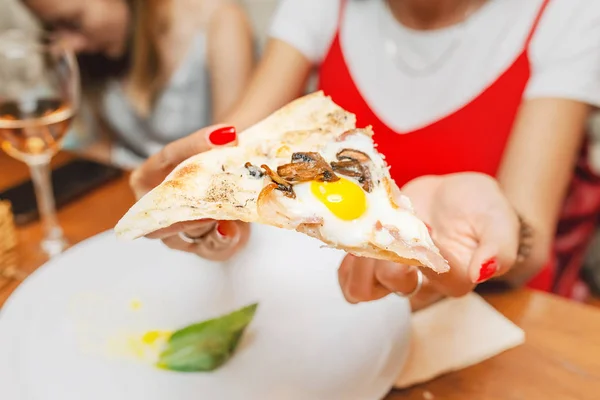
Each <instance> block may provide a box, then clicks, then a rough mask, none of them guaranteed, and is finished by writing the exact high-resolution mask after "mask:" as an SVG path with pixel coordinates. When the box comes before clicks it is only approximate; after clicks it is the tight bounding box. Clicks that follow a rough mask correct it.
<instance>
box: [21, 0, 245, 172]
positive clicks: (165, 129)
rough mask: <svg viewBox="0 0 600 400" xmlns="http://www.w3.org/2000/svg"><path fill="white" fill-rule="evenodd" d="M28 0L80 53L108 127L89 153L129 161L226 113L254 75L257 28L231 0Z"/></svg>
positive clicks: (93, 100)
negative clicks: (252, 29)
mask: <svg viewBox="0 0 600 400" xmlns="http://www.w3.org/2000/svg"><path fill="white" fill-rule="evenodd" d="M24 2H25V4H26V5H27V6H28V7H29V9H30V10H31V11H32V12H33V13H34V14H35V15H36V16H37V17H38V18H39V19H40V20H41V22H42V24H43V26H44V27H45V28H46V29H48V30H49V31H51V32H54V33H55V34H56V35H57V36H58V37H59V38H60V39H61V40H63V41H64V42H65V43H66V44H67V45H68V46H70V47H71V48H72V49H73V50H74V51H75V52H76V53H77V54H78V59H79V62H80V67H81V71H82V78H83V85H84V92H85V93H87V94H88V95H89V96H87V97H88V99H90V100H91V103H92V106H93V107H92V108H93V110H94V111H95V114H96V116H97V117H98V121H99V122H100V124H101V126H102V127H103V128H104V129H101V132H100V135H96V137H95V138H94V139H95V140H94V141H93V144H92V145H91V146H88V150H89V152H91V153H93V154H95V155H96V156H99V157H101V158H104V159H106V158H110V159H111V161H113V162H115V163H117V164H121V165H123V166H135V165H137V164H138V163H139V162H140V161H141V160H143V159H145V158H147V157H148V156H150V155H152V154H154V153H155V152H157V151H158V150H160V149H161V148H162V147H163V146H164V145H165V144H167V143H169V142H171V141H173V140H176V139H178V138H181V137H183V136H185V135H187V134H189V133H190V132H193V131H195V130H197V129H198V128H200V127H203V126H206V125H208V124H210V123H212V122H214V121H218V120H219V119H221V118H223V116H224V115H226V114H227V113H228V112H229V111H230V109H231V108H232V106H233V105H234V104H235V103H236V101H237V99H238V97H239V96H240V95H241V93H242V91H243V89H244V88H245V86H246V83H247V81H248V79H249V76H250V73H251V69H252V63H253V43H252V33H251V29H250V25H249V22H248V20H247V18H246V16H245V14H244V12H243V10H242V9H241V8H240V7H239V6H238V5H237V4H235V3H234V2H230V1H227V0H87V1H85V2H82V1H77V0H24ZM225 134H226V133H225ZM98 136H100V137H98Z"/></svg>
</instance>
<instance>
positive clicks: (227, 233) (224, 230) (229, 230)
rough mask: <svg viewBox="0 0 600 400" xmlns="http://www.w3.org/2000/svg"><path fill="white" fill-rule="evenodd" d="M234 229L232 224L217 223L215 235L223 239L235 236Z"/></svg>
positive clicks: (225, 222) (226, 222)
mask: <svg viewBox="0 0 600 400" xmlns="http://www.w3.org/2000/svg"><path fill="white" fill-rule="evenodd" d="M234 229H235V228H234V226H233V222H228V221H220V222H219V223H217V228H216V230H217V233H218V234H219V235H220V236H221V237H223V238H227V237H232V236H235V231H234Z"/></svg>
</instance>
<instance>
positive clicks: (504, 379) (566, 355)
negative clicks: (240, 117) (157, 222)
mask: <svg viewBox="0 0 600 400" xmlns="http://www.w3.org/2000/svg"><path fill="white" fill-rule="evenodd" d="M69 157H70V156H69V155H67V154H60V155H59V156H57V157H56V160H55V164H56V165H58V164H60V163H63V162H65V161H67V160H68V159H69ZM27 177H28V172H27V169H26V168H25V167H24V166H23V165H22V164H20V163H18V162H16V161H13V160H12V159H10V158H8V157H7V156H5V155H4V154H0V190H2V189H3V188H6V187H9V186H10V185H12V184H15V183H17V182H19V181H21V180H23V179H26V178H27ZM132 202H133V196H132V194H131V192H130V191H129V188H128V185H127V177H126V176H124V177H122V178H120V179H118V180H116V181H114V182H111V183H109V184H106V185H105V186H103V187H101V188H98V189H97V190H95V191H93V192H91V193H89V194H88V195H87V196H85V197H83V198H82V199H80V200H78V201H76V202H74V203H72V204H70V205H68V206H66V207H64V208H63V209H61V210H60V212H59V217H60V221H61V223H62V226H63V228H64V230H65V232H66V234H67V236H68V238H69V239H70V241H71V242H72V243H76V242H79V241H81V240H83V239H86V238H88V237H90V236H92V235H95V234H97V233H99V232H102V231H104V230H107V229H110V228H112V227H113V226H114V225H115V223H116V222H117V220H118V219H119V218H120V217H121V216H122V215H123V213H124V212H125V211H126V210H127V209H128V208H129V206H130V205H131V204H132ZM107 205H110V206H109V207H106V206H107ZM40 238H41V228H40V226H39V224H38V223H33V224H31V225H28V226H25V227H22V228H20V229H19V241H20V246H19V255H20V257H21V264H20V267H21V268H22V269H23V270H25V271H28V272H31V271H33V270H35V269H36V268H37V267H39V266H40V265H41V264H42V263H43V260H44V257H43V255H42V254H41V252H40V250H39V240H40ZM0 284H1V282H0ZM16 286H17V285H16V283H9V284H8V285H5V286H4V288H3V289H1V290H0V305H1V304H3V303H4V301H5V300H6V298H7V297H8V296H9V295H10V293H11V292H12V291H13V290H14V288H15V287H16ZM485 297H486V299H487V300H488V301H489V302H490V303H491V304H492V305H493V306H494V307H496V308H497V309H498V310H499V311H500V312H502V313H503V314H504V315H505V316H506V317H508V318H509V319H510V320H512V321H513V322H515V323H516V324H517V325H519V326H520V327H521V328H523V329H524V330H525V332H526V334H527V342H526V343H525V344H524V345H523V346H520V347H518V348H516V349H513V350H510V351H508V352H506V353H504V354H501V355H499V356H497V357H494V358H492V359H490V360H488V361H485V362H483V363H481V364H479V365H477V366H474V367H471V368H467V369H464V370H462V371H459V372H455V373H451V374H448V375H446V376H443V377H441V378H438V379H436V380H434V381H432V382H429V383H427V384H423V385H419V386H417V387H414V388H412V389H408V390H403V391H393V392H391V393H390V395H389V396H388V397H387V398H386V400H400V399H409V400H429V399H435V400H446V399H447V400H599V399H600V311H598V310H596V309H595V308H592V307H590V306H586V305H580V304H575V303H571V302H568V301H565V300H563V299H559V298H557V297H554V296H550V295H547V294H542V293H538V292H532V291H528V290H520V291H516V292H512V293H503V294H494V295H487V296H485ZM482 340H485V338H482ZM11 400H12V399H11ZM15 400H17V399H15ZM307 400H308V399H307ZM331 400H335V399H331Z"/></svg>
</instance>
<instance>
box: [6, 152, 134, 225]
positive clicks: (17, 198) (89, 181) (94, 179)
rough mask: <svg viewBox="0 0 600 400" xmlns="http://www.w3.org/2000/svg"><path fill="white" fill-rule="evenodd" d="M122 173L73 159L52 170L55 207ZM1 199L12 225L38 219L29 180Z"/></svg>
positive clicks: (93, 163)
mask: <svg viewBox="0 0 600 400" xmlns="http://www.w3.org/2000/svg"><path fill="white" fill-rule="evenodd" d="M122 173H123V170H121V169H119V168H117V167H113V166H111V165H107V164H102V163H99V162H96V161H92V160H87V159H83V158H76V159H74V160H72V161H69V162H67V163H66V164H64V165H62V166H60V167H58V168H56V169H55V170H53V171H52V185H53V189H54V198H55V201H56V207H57V208H60V207H61V206H64V205H65V204H67V203H69V202H70V201H72V200H74V199H76V198H77V197H79V196H81V195H83V194H85V193H87V192H88V191H90V190H92V189H94V188H96V187H98V186H100V185H102V184H104V183H106V182H108V181H110V180H112V179H115V178H117V177H119V176H121V174H122ZM0 199H2V200H8V201H10V202H11V204H12V210H13V214H14V218H15V224H17V225H23V224H26V223H29V222H32V221H35V220H37V219H38V218H39V213H38V208H37V203H36V199H35V192H34V189H33V183H32V182H31V180H28V181H25V182H23V183H20V184H18V185H16V186H13V187H11V188H9V189H7V190H5V191H3V192H1V193H0Z"/></svg>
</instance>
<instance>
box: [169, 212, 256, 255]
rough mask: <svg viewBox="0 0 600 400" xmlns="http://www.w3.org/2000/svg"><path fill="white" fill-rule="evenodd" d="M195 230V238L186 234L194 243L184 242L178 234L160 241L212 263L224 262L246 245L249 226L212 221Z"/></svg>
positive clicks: (232, 222)
mask: <svg viewBox="0 0 600 400" xmlns="http://www.w3.org/2000/svg"><path fill="white" fill-rule="evenodd" d="M207 226H208V227H209V229H208V230H206V227H207ZM197 229H198V230H197V231H196V233H197V234H198V235H197V236H196V235H193V234H191V233H190V232H186V235H187V236H189V237H191V238H196V242H195V243H188V242H187V241H184V240H183V239H181V237H180V236H179V234H174V235H170V236H166V237H163V238H162V241H163V242H164V243H165V245H167V246H168V247H169V248H171V249H174V250H180V251H185V252H189V253H195V254H197V255H199V256H200V257H202V258H206V259H208V260H212V261H226V260H228V259H229V258H231V257H232V256H233V255H234V254H235V253H236V252H237V251H238V250H240V248H241V247H243V246H244V245H245V244H246V242H247V241H248V238H249V236H250V226H249V225H248V224H246V223H243V222H240V221H218V222H216V223H215V222H214V221H212V222H211V223H210V224H209V225H203V226H202V228H197ZM200 229H201V230H200Z"/></svg>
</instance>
